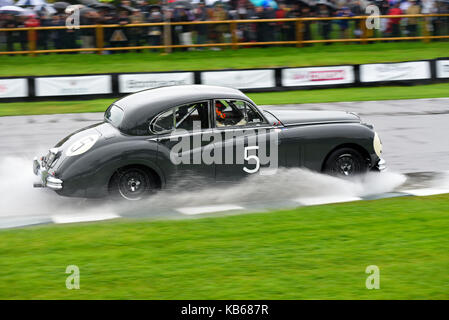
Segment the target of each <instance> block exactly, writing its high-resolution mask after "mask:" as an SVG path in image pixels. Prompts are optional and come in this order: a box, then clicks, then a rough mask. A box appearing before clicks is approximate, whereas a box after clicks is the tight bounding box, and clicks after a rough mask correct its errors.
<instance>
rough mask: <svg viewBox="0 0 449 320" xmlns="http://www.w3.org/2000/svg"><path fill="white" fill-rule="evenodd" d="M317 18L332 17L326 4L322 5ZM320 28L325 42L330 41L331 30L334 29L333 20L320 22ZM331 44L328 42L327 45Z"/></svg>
mask: <svg viewBox="0 0 449 320" xmlns="http://www.w3.org/2000/svg"><path fill="white" fill-rule="evenodd" d="M317 16H318V17H321V18H327V17H330V16H331V12H330V9H329V7H328V6H326V5H324V4H320V5H319V9H318V15H317ZM319 26H320V34H321V36H322V37H323V39H325V40H328V39H330V33H331V29H332V21H331V20H321V21H320V22H319ZM329 44H331V43H330V42H326V45H329Z"/></svg>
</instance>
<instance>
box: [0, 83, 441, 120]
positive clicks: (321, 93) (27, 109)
mask: <svg viewBox="0 0 449 320" xmlns="http://www.w3.org/2000/svg"><path fill="white" fill-rule="evenodd" d="M248 96H249V97H250V98H252V99H253V100H254V102H256V103H257V104H259V105H264V104H288V103H318V102H340V101H370V100H397V99H419V98H442V97H449V83H440V84H431V85H420V86H413V87H408V86H405V87H399V86H391V87H366V88H341V89H315V90H299V91H285V92H268V93H251V94H248ZM115 100H116V99H97V100H85V101H40V102H13V103H2V104H0V116H14V115H31V114H53V113H80V112H103V111H105V110H106V108H107V107H108V106H109V105H110V104H111V103H112V102H113V101H115Z"/></svg>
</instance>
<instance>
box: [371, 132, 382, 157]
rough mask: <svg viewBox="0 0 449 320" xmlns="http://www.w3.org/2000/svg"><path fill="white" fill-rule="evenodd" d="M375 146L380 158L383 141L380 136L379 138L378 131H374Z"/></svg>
mask: <svg viewBox="0 0 449 320" xmlns="http://www.w3.org/2000/svg"><path fill="white" fill-rule="evenodd" d="M373 146H374V152H375V153H376V154H377V156H378V157H379V158H380V156H381V154H382V142H381V141H380V138H379V135H378V134H377V132H375V133H374V139H373Z"/></svg>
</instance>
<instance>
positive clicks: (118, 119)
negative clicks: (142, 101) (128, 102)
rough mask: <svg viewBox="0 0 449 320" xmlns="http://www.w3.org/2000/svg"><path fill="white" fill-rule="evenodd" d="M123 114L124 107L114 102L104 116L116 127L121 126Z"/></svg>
mask: <svg viewBox="0 0 449 320" xmlns="http://www.w3.org/2000/svg"><path fill="white" fill-rule="evenodd" d="M123 114H124V113H123V110H122V109H120V108H119V107H117V106H116V105H113V104H112V105H111V106H110V107H109V108H108V110H106V112H105V114H104V118H105V119H106V121H108V122H109V123H111V124H112V125H113V126H114V127H119V126H120V124H121V123H122V120H123Z"/></svg>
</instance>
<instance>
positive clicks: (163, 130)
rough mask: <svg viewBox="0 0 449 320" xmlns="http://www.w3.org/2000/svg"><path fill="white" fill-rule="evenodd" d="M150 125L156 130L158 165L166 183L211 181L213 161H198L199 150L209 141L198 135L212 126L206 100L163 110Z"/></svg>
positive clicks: (199, 158)
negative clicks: (210, 162)
mask: <svg viewBox="0 0 449 320" xmlns="http://www.w3.org/2000/svg"><path fill="white" fill-rule="evenodd" d="M150 128H151V130H152V131H153V132H154V133H156V134H157V142H158V165H159V166H160V167H161V168H162V170H163V171H164V173H165V175H166V180H167V185H173V184H175V185H181V184H182V185H184V184H187V185H192V183H195V182H197V183H204V182H208V181H214V178H215V167H214V165H213V164H207V163H204V162H203V161H202V154H203V150H204V148H205V147H207V146H208V145H209V144H210V141H206V140H204V139H202V136H203V134H208V133H210V132H211V130H212V129H211V120H210V103H209V101H198V102H195V103H189V104H185V105H181V106H178V107H175V108H172V109H170V110H168V111H166V112H163V113H161V114H160V115H158V116H157V117H155V119H154V120H153V121H152V123H151V125H150Z"/></svg>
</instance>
